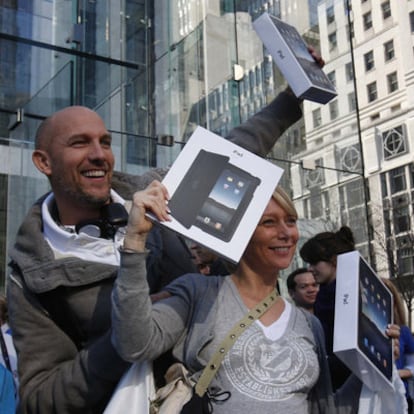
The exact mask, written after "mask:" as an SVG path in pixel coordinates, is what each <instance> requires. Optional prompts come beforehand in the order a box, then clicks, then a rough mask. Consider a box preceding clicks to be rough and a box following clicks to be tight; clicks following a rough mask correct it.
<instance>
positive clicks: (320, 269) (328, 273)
mask: <svg viewBox="0 0 414 414" xmlns="http://www.w3.org/2000/svg"><path fill="white" fill-rule="evenodd" d="M308 270H309V272H311V273H313V276H314V277H315V280H316V281H317V282H318V283H319V284H320V285H326V284H328V283H330V282H332V281H333V280H335V277H336V266H335V264H334V263H331V262H325V261H323V260H321V261H319V262H317V263H315V264H310V265H308Z"/></svg>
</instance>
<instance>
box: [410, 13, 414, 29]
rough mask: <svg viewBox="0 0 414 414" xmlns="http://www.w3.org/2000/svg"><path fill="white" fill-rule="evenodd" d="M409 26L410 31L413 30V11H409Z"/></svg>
mask: <svg viewBox="0 0 414 414" xmlns="http://www.w3.org/2000/svg"><path fill="white" fill-rule="evenodd" d="M410 28H411V33H413V32H414V12H411V13H410Z"/></svg>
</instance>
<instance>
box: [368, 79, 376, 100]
mask: <svg viewBox="0 0 414 414" xmlns="http://www.w3.org/2000/svg"><path fill="white" fill-rule="evenodd" d="M367 95H368V102H372V101H375V100H376V99H377V98H378V93H377V82H372V83H370V84H368V85H367Z"/></svg>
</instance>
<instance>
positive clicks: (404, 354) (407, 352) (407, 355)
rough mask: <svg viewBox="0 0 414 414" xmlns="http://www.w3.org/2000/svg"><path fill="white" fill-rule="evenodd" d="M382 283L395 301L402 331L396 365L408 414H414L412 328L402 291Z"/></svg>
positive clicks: (387, 282)
mask: <svg viewBox="0 0 414 414" xmlns="http://www.w3.org/2000/svg"><path fill="white" fill-rule="evenodd" d="M382 281H383V282H384V284H385V285H386V286H387V287H388V289H389V290H390V291H391V293H392V296H393V299H394V323H395V324H397V325H399V326H400V329H401V331H400V338H399V342H400V352H399V354H400V355H399V358H398V359H396V361H395V364H396V366H397V369H398V374H399V375H400V378H401V379H402V381H403V383H404V387H405V396H406V399H407V404H408V413H409V414H413V397H414V395H412V394H411V393H410V388H411V391H412V386H411V387H409V384H410V381H413V380H414V378H413V377H414V337H413V334H412V333H411V330H410V328H409V327H408V326H407V316H406V315H407V312H406V308H405V306H404V302H403V299H402V297H401V293H400V291H399V290H398V288H397V286H395V284H394V283H392V281H391V280H390V279H386V278H382Z"/></svg>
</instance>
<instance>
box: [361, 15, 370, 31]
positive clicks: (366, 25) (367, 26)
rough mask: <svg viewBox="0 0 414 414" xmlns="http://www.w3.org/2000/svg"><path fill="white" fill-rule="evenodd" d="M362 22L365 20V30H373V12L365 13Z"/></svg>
mask: <svg viewBox="0 0 414 414" xmlns="http://www.w3.org/2000/svg"><path fill="white" fill-rule="evenodd" d="M362 20H363V23H364V30H368V29H371V27H372V14H371V12H368V13H365V14H364V15H363V16H362Z"/></svg>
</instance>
